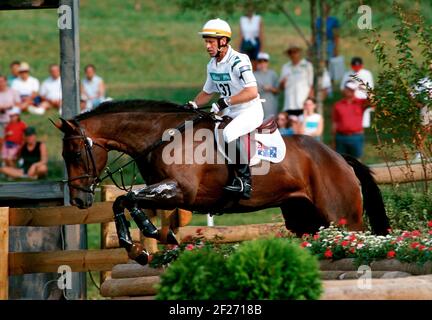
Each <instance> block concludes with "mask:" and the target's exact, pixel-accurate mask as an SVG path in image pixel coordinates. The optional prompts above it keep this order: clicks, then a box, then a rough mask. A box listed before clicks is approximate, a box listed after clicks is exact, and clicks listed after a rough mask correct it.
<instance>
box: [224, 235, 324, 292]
mask: <svg viewBox="0 0 432 320" xmlns="http://www.w3.org/2000/svg"><path fill="white" fill-rule="evenodd" d="M227 264H228V270H229V271H228V272H229V273H228V274H227V275H226V280H225V282H228V281H231V282H232V283H234V286H233V288H231V290H230V292H229V298H231V299H240V300H243V299H318V298H319V296H320V294H321V280H320V274H319V268H318V262H317V259H316V258H315V257H314V256H312V255H311V254H310V253H309V252H307V251H306V250H305V249H302V248H301V247H300V246H299V244H298V242H297V241H290V240H288V239H283V238H274V239H263V240H256V241H249V242H244V243H243V244H241V245H240V247H239V248H238V250H236V252H235V253H234V254H233V255H232V256H230V257H229V259H228V261H227ZM221 275H222V276H223V274H222V273H221Z"/></svg>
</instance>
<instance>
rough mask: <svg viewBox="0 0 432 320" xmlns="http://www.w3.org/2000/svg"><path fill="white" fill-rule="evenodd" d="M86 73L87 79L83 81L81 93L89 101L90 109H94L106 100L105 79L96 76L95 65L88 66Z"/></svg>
mask: <svg viewBox="0 0 432 320" xmlns="http://www.w3.org/2000/svg"><path fill="white" fill-rule="evenodd" d="M84 72H85V78H84V79H83V80H82V87H81V92H82V95H83V97H84V98H85V99H86V100H87V103H88V108H90V109H93V108H96V107H97V106H99V104H101V103H102V102H103V101H104V100H105V84H104V81H103V79H102V78H101V77H99V76H98V75H96V67H95V66H94V65H92V64H89V65H87V66H86V67H85V69H84Z"/></svg>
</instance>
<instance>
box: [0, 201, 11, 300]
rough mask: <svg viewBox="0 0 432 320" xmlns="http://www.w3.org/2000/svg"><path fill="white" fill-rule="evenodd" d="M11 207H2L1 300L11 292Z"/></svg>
mask: <svg viewBox="0 0 432 320" xmlns="http://www.w3.org/2000/svg"><path fill="white" fill-rule="evenodd" d="M8 256H9V208H0V300H7V299H8V292H9V281H8V280H9V278H8V277H9V272H8V267H9V259H8Z"/></svg>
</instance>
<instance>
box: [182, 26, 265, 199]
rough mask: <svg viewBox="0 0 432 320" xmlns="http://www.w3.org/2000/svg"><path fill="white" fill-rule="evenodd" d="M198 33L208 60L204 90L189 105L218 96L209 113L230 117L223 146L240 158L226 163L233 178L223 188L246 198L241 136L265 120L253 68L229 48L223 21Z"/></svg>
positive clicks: (248, 180) (247, 185)
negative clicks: (232, 171) (232, 172)
mask: <svg viewBox="0 0 432 320" xmlns="http://www.w3.org/2000/svg"><path fill="white" fill-rule="evenodd" d="M199 34H200V35H202V37H203V38H204V42H205V45H206V49H207V52H208V54H209V55H210V57H211V59H210V62H209V63H208V64H207V80H206V83H205V84H204V87H203V89H202V91H201V92H200V93H199V94H198V95H197V96H196V97H195V99H194V101H190V102H189V104H188V105H189V106H190V107H193V108H197V107H198V106H202V105H205V104H207V103H208V102H209V101H210V100H211V99H212V97H213V94H214V93H218V94H219V95H220V98H219V100H218V101H217V103H214V104H213V106H212V110H211V111H212V112H215V113H218V112H219V111H221V114H222V115H223V116H225V115H226V116H229V117H231V118H233V120H232V121H231V122H230V123H229V124H228V125H227V126H226V127H225V128H224V130H223V137H224V140H225V142H226V143H228V144H230V143H235V146H236V154H238V155H241V156H240V157H241V159H238V161H233V163H230V164H229V167H230V169H231V170H234V171H235V172H236V177H235V178H234V179H233V181H232V182H231V184H229V185H228V186H226V187H225V188H224V189H225V190H227V191H230V192H234V193H239V194H240V196H241V197H242V198H244V199H249V198H250V195H251V191H252V188H251V175H250V169H249V164H248V159H247V156H246V157H245V156H242V155H244V153H245V152H242V150H241V144H240V137H241V136H243V135H246V134H248V133H250V132H252V131H253V130H254V129H256V128H257V127H259V126H260V125H261V123H262V121H263V117H264V112H263V108H262V105H261V100H260V98H259V95H258V89H257V83H256V79H255V76H254V74H253V70H252V65H251V62H250V60H249V57H248V56H247V55H245V54H242V53H239V52H237V51H235V50H234V49H233V48H232V47H231V46H230V45H229V41H230V40H231V28H230V26H229V24H228V23H227V22H226V21H224V20H221V19H213V20H209V21H208V22H207V23H206V24H205V25H204V27H203V29H202V31H201V32H200V33H199Z"/></svg>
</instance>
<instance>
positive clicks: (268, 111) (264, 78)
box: [254, 52, 279, 119]
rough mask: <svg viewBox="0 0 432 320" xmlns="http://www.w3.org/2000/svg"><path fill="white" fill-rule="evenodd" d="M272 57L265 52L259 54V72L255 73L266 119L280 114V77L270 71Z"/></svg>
mask: <svg viewBox="0 0 432 320" xmlns="http://www.w3.org/2000/svg"><path fill="white" fill-rule="evenodd" d="M269 60H270V55H269V54H268V53H265V52H260V53H259V54H258V64H257V71H255V72H254V74H255V78H256V80H257V85H258V92H259V95H260V97H261V98H262V99H264V100H265V102H263V109H264V119H265V118H267V117H269V116H275V115H276V114H277V113H278V109H279V108H278V100H277V93H278V92H279V90H278V82H279V79H278V76H277V74H276V72H275V71H274V70H271V69H269Z"/></svg>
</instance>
